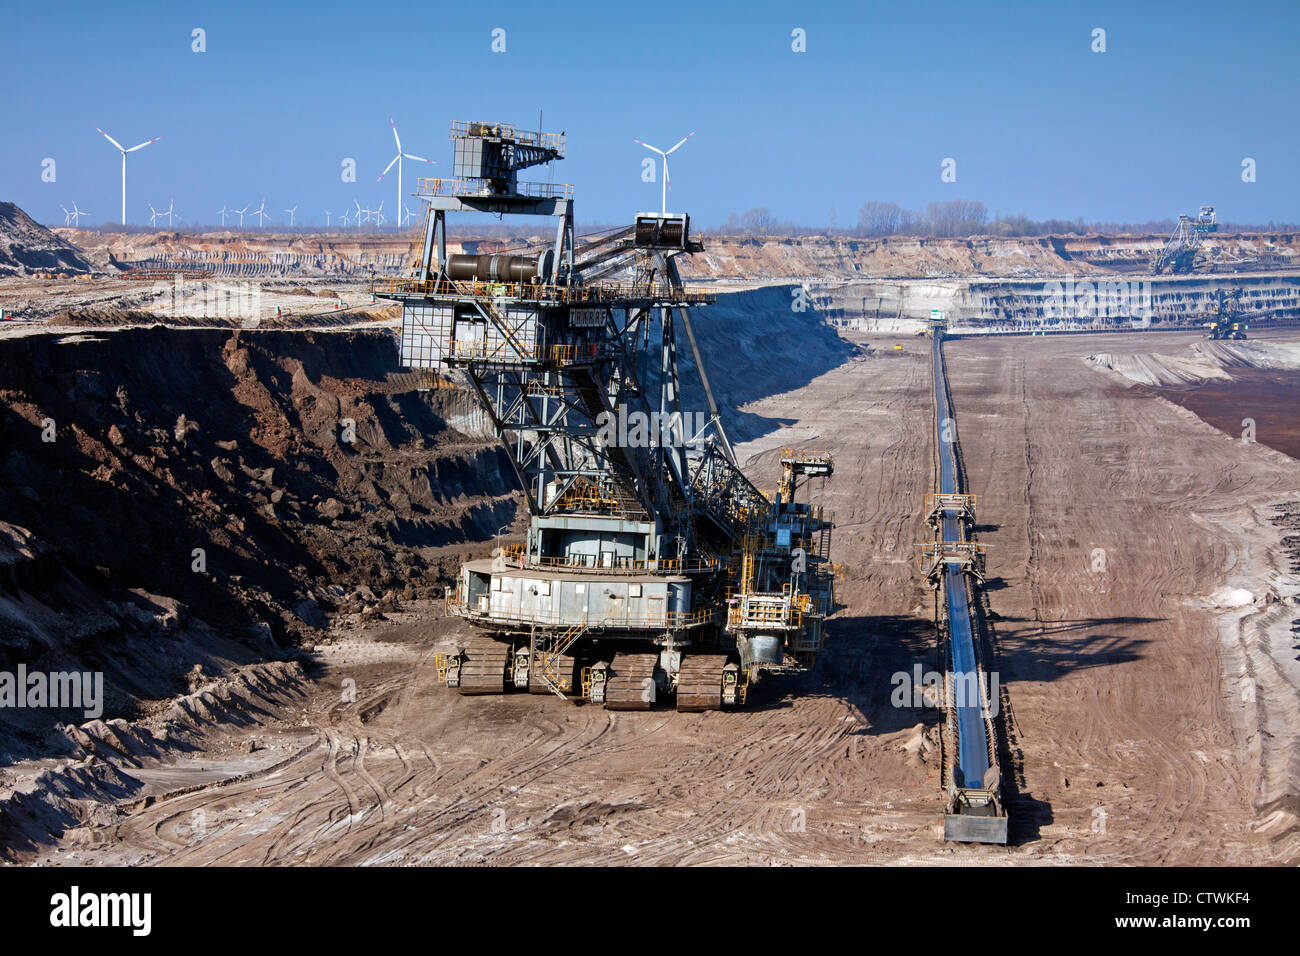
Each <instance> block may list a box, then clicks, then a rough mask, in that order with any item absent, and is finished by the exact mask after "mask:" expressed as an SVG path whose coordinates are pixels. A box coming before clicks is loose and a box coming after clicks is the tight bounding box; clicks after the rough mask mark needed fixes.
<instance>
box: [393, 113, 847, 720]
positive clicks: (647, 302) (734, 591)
mask: <svg viewBox="0 0 1300 956" xmlns="http://www.w3.org/2000/svg"><path fill="white" fill-rule="evenodd" d="M451 138H452V142H453V147H454V150H453V151H454V176H455V178H451V179H421V180H419V182H418V187H417V191H416V193H415V195H416V196H417V197H418V198H419V199H421V200H422V201H423V202H424V204H425V207H426V208H425V216H424V220H423V225H422V227H421V232H422V235H421V237H420V239H419V245H418V248H419V253H418V256H417V258H416V261H415V262H414V263H413V268H412V274H411V275H410V276H408V277H406V278H402V279H381V280H376V281H375V282H374V284H373V286H372V291H373V292H374V293H375V294H376V295H377V296H381V297H384V298H388V299H392V300H395V301H397V302H399V303H401V306H402V328H401V345H400V348H401V361H402V364H403V365H404V366H405V367H407V368H410V369H415V370H429V371H433V370H436V371H437V372H438V373H439V374H440V375H442V376H446V377H450V378H451V379H452V380H453V381H455V382H457V383H458V384H461V385H463V386H464V387H466V388H467V389H468V390H469V391H470V392H471V393H472V394H473V395H474V396H475V398H476V399H477V401H478V403H479V404H480V405H481V406H482V408H483V409H484V411H485V412H486V414H487V416H488V417H489V419H490V421H491V424H492V426H493V429H494V431H495V433H496V434H497V436H498V437H499V439H500V440H501V441H502V442H503V443H504V445H505V446H506V447H507V449H508V450H509V457H510V461H511V463H512V465H513V468H514V472H515V476H516V478H517V480H518V484H519V487H520V489H521V490H522V492H523V497H524V500H525V502H526V505H527V508H528V514H529V526H528V534H527V539H526V541H525V542H524V543H523V544H520V545H514V546H507V547H502V548H498V549H496V550H495V551H494V553H493V555H492V557H490V558H485V559H481V560H475V561H468V562H466V563H465V564H464V565H462V567H461V568H460V572H459V575H458V578H457V581H456V584H455V586H454V587H453V588H450V589H448V592H447V597H446V607H447V611H448V613H449V614H452V615H456V616H459V617H461V618H463V619H465V620H467V621H469V622H471V623H472V624H473V625H474V628H475V634H474V636H473V637H472V638H470V639H469V640H468V641H467V642H466V643H465V645H464V646H463V647H462V648H461V649H460V650H459V651H458V653H456V654H455V655H453V656H452V657H451V658H450V659H448V660H447V661H445V666H443V667H442V668H440V673H441V674H442V675H443V679H444V680H445V682H446V683H447V685H448V686H451V687H454V688H456V689H457V690H459V692H460V693H462V694H467V695H472V694H501V693H506V692H528V693H542V694H556V695H558V696H560V697H564V698H568V699H577V700H586V701H589V702H592V703H596V704H603V705H604V706H605V707H607V708H610V709H616V710H645V709H649V708H651V707H656V706H663V705H665V704H670V703H671V704H675V706H676V707H677V709H679V710H683V711H704V710H718V709H720V708H723V707H729V706H739V705H741V704H743V703H744V702H745V699H746V694H747V689H748V687H749V684H750V682H751V680H754V679H757V678H758V677H759V676H760V675H761V674H763V673H767V672H774V671H775V672H779V671H782V670H790V669H798V668H805V667H809V666H811V665H812V663H813V662H814V661H815V659H816V655H817V653H818V652H819V651H820V649H821V644H822V622H823V620H824V618H825V617H826V615H827V614H829V613H830V612H831V611H832V610H833V601H834V574H835V569H834V567H833V566H832V565H831V564H830V560H829V555H828V551H829V545H830V529H831V521H830V518H829V516H827V515H825V514H824V513H823V511H822V509H821V508H820V507H818V506H814V505H812V504H811V503H808V502H804V503H799V502H797V501H796V491H797V486H798V483H799V482H800V481H803V480H804V479H807V478H811V477H818V476H820V477H827V476H829V475H830V473H831V471H832V468H833V465H832V462H831V459H830V456H829V455H825V454H809V453H803V452H797V451H789V452H786V453H783V457H782V463H783V467H784V468H785V478H784V480H783V483H782V490H781V492H779V493H776V495H775V499H774V500H773V499H769V498H768V497H767V496H765V495H764V494H763V493H762V492H760V491H759V490H758V489H757V488H756V487H755V486H754V485H753V484H752V483H751V482H750V481H749V479H748V478H746V477H745V475H744V474H743V473H742V472H741V470H740V468H739V467H738V466H737V464H736V460H735V456H734V453H733V451H732V448H731V443H730V441H729V440H728V438H727V434H726V431H725V430H724V428H723V425H722V420H721V417H720V416H719V413H718V409H717V405H716V403H715V401H714V399H713V393H712V389H711V387H710V385H709V380H708V376H707V374H706V373H705V370H704V365H703V361H702V357H701V355H700V350H699V348H698V345H697V342H696V339H695V334H694V330H693V328H692V325H691V315H690V310H691V309H692V308H695V307H702V306H707V305H709V304H711V303H712V302H713V301H714V296H713V295H712V294H710V293H707V292H700V291H692V290H688V289H687V288H685V287H684V286H683V284H682V282H681V279H680V276H679V274H678V270H677V267H676V264H675V261H674V260H675V259H676V257H677V256H681V255H690V254H692V253H695V252H699V251H701V250H702V249H703V246H702V244H701V243H700V242H699V241H697V240H696V239H695V238H694V237H693V236H692V235H691V232H690V217H689V216H687V215H685V214H676V213H663V212H659V213H640V214H638V215H637V216H636V218H635V222H634V224H633V226H632V227H630V228H626V229H622V230H619V231H618V232H616V233H614V234H612V235H610V236H607V237H606V238H605V240H602V241H599V242H589V243H587V244H585V245H583V246H580V247H577V248H575V242H574V213H573V190H572V187H570V186H567V185H554V184H542V183H526V182H520V181H519V179H518V173H519V172H520V171H522V170H524V169H526V168H528V167H530V166H535V165H538V164H541V163H550V162H553V161H556V160H559V159H562V158H563V157H564V152H565V140H564V135H563V134H559V135H556V134H552V133H542V132H530V131H522V130H518V129H516V128H514V127H513V126H510V125H507V124H499V123H480V122H472V123H460V122H457V123H453V124H452V132H451ZM471 212H476V213H488V214H494V215H497V216H500V217H503V218H504V217H507V216H530V217H538V216H545V217H551V218H552V220H553V222H554V227H553V228H554V242H553V243H551V244H550V245H548V246H546V247H544V248H540V249H537V248H533V249H531V250H530V251H528V252H527V253H526V254H519V255H506V254H501V255H469V254H460V253H454V252H449V251H448V241H447V229H446V220H447V215H448V214H449V213H471ZM611 276H623V277H624V279H623V281H613V279H611V278H609V277H611ZM679 334H684V342H683V340H682V339H681V338H679ZM679 346H684V347H689V348H690V349H691V352H692V357H693V359H694V365H695V369H696V371H697V373H698V375H699V379H700V385H701V391H702V393H703V395H704V397H705V400H706V402H707V406H708V409H707V411H706V412H705V411H701V412H686V411H685V410H684V409H683V407H682V387H681V380H680V377H679V371H678V350H679Z"/></svg>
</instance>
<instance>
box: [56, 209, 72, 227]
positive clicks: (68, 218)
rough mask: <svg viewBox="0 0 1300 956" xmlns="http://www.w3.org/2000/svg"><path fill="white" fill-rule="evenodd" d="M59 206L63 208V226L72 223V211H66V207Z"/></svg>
mask: <svg viewBox="0 0 1300 956" xmlns="http://www.w3.org/2000/svg"><path fill="white" fill-rule="evenodd" d="M59 208H60V209H62V210H63V224H64V225H65V226H70V225H72V213H70V212H68V207H67V206H64V205H60V206H59Z"/></svg>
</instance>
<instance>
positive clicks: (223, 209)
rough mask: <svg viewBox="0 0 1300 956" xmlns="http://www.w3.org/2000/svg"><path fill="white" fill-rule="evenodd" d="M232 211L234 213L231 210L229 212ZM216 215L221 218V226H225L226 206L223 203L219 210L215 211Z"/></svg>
mask: <svg viewBox="0 0 1300 956" xmlns="http://www.w3.org/2000/svg"><path fill="white" fill-rule="evenodd" d="M233 211H234V210H231V212H233ZM217 215H218V216H220V217H221V225H222V226H225V224H226V204H225V203H222V204H221V208H220V209H218V210H217Z"/></svg>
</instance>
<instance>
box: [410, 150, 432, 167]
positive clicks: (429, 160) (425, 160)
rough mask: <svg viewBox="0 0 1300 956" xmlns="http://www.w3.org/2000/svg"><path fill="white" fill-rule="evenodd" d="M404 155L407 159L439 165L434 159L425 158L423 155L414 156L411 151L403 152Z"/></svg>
mask: <svg viewBox="0 0 1300 956" xmlns="http://www.w3.org/2000/svg"><path fill="white" fill-rule="evenodd" d="M402 155H403V156H405V157H406V158H407V159H413V160H415V161H416V162H417V163H433V165H434V166H437V165H438V164H437V163H435V162H434V161H433V160H432V159H425V158H424V157H423V156H412V155H411V154H410V153H403V154H402Z"/></svg>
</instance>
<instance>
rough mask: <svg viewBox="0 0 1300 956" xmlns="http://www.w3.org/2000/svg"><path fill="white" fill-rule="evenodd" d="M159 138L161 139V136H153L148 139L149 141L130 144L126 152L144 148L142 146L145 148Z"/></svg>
mask: <svg viewBox="0 0 1300 956" xmlns="http://www.w3.org/2000/svg"><path fill="white" fill-rule="evenodd" d="M160 139H162V137H161V136H155V137H154V138H153V139H151V140H149V141H148V142H146V143H141V144H140V145H139V146H132V147H131V148H130V149H128V150H127V152H128V153H134V152H135V151H136V150H137V149H144V148H145V147H146V146H148V145H149V144H150V143H156V142H158V140H160ZM119 148H120V147H119Z"/></svg>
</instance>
